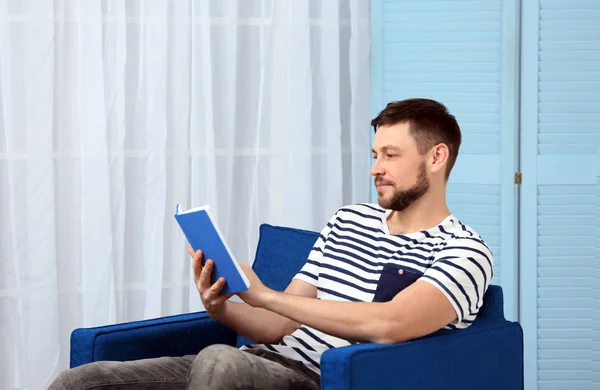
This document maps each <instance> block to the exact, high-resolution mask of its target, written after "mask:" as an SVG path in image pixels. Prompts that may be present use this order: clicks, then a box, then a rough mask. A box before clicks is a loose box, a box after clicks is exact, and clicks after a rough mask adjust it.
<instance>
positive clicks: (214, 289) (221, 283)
mask: <svg viewBox="0 0 600 390" xmlns="http://www.w3.org/2000/svg"><path fill="white" fill-rule="evenodd" d="M223 287H225V278H219V279H217V281H216V282H215V283H214V284H213V285H212V286H210V292H211V293H213V294H215V295H219V293H220V292H221V290H222V289H223Z"/></svg>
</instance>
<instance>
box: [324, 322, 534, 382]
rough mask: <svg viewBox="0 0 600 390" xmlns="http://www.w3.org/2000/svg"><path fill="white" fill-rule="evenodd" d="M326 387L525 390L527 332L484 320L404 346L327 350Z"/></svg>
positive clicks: (515, 324) (373, 345) (360, 346)
mask: <svg viewBox="0 0 600 390" xmlns="http://www.w3.org/2000/svg"><path fill="white" fill-rule="evenodd" d="M321 385H322V388H323V389H324V390H338V389H366V388H371V389H399V388H402V389H406V390H412V389H445V390H451V389H474V390H475V389H486V390H521V389H523V332H522V329H521V326H520V325H519V324H518V323H516V322H509V321H505V320H488V319H479V320H477V321H476V322H475V323H473V325H471V326H470V327H469V328H468V329H465V330H455V331H450V332H447V331H440V332H437V333H434V334H433V335H431V336H429V337H425V338H421V339H418V340H413V341H409V342H405V343H400V344H393V345H389V344H357V345H353V346H349V347H343V348H335V349H330V350H328V351H326V352H325V353H324V354H323V356H322V357H321Z"/></svg>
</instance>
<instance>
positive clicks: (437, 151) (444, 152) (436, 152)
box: [431, 144, 450, 173]
mask: <svg viewBox="0 0 600 390" xmlns="http://www.w3.org/2000/svg"><path fill="white" fill-rule="evenodd" d="M449 156H450V150H449V149H448V145H446V144H437V145H435V146H434V147H433V148H431V172H432V173H445V172H446V165H447V163H448V157H449Z"/></svg>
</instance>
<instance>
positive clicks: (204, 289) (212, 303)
mask: <svg viewBox="0 0 600 390" xmlns="http://www.w3.org/2000/svg"><path fill="white" fill-rule="evenodd" d="M188 252H189V254H190V256H192V259H193V263H192V266H193V268H194V282H195V283H196V288H197V289H198V292H199V293H200V299H201V300H202V304H203V305H204V308H205V309H206V312H207V313H208V315H209V317H210V318H215V319H216V318H217V317H218V316H219V314H220V313H221V312H222V311H223V309H225V304H226V301H227V300H228V299H229V298H231V296H232V295H233V294H227V295H219V293H220V292H221V290H222V289H223V286H225V279H224V278H219V279H218V280H217V281H216V282H215V284H213V285H212V286H211V285H210V275H211V274H212V271H213V268H214V263H213V261H212V260H210V259H208V260H207V261H206V263H205V264H204V267H203V266H202V258H203V257H204V255H203V253H202V251H201V250H198V251H196V252H195V253H194V250H193V249H192V247H191V246H190V247H188Z"/></svg>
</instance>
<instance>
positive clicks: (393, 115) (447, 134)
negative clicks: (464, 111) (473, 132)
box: [371, 98, 462, 180]
mask: <svg viewBox="0 0 600 390" xmlns="http://www.w3.org/2000/svg"><path fill="white" fill-rule="evenodd" d="M398 123H408V124H409V126H410V127H409V128H410V134H411V135H412V136H413V137H414V139H415V141H416V143H417V150H418V151H419V153H420V154H425V153H426V152H427V151H428V150H429V149H431V148H432V147H434V146H435V145H437V144H439V143H444V144H446V145H447V146H448V149H449V156H448V167H447V169H446V180H447V179H448V177H449V176H450V171H451V170H452V167H453V166H454V163H455V162H456V157H457V156H458V149H459V148H460V143H461V138H462V136H461V133H460V127H459V126H458V122H457V121H456V118H455V117H454V115H452V114H450V112H448V109H447V108H446V106H444V105H443V104H442V103H440V102H437V101H435V100H431V99H418V98H414V99H406V100H401V101H395V102H391V103H388V105H387V106H386V107H385V108H384V109H383V110H382V111H381V112H380V113H379V115H377V117H376V118H374V119H373V120H372V121H371V126H373V130H374V131H375V132H377V129H378V128H379V127H380V126H384V125H385V126H392V125H396V124H398Z"/></svg>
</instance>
